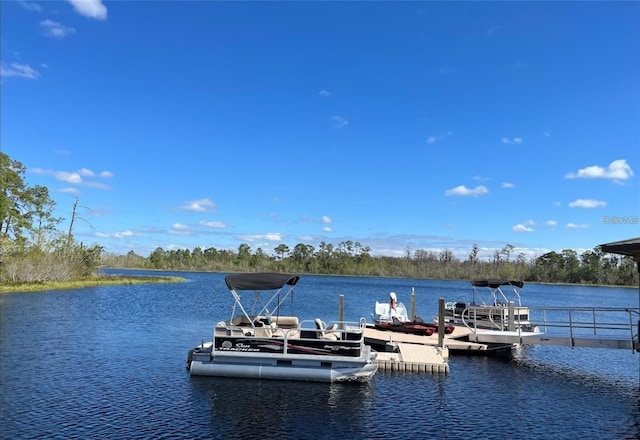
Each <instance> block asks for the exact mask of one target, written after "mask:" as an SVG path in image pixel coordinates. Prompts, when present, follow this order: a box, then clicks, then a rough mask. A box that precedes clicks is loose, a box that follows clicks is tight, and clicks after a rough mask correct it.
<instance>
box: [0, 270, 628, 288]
mask: <svg viewBox="0 0 640 440" xmlns="http://www.w3.org/2000/svg"><path fill="white" fill-rule="evenodd" d="M109 269H118V268H109ZM119 269H123V270H132V269H127V268H119ZM133 270H136V269H133ZM151 271H153V270H151ZM307 275H310V274H307ZM313 275H318V276H355V277H358V276H363V275H339V274H335V275H331V274H313ZM365 276H366V275H365ZM374 278H376V277H374ZM377 278H387V277H384V276H381V277H377ZM425 279H438V278H425ZM451 281H453V280H451ZM456 281H467V280H462V279H461V280H456ZM183 282H186V279H185V278H182V277H177V276H164V275H109V274H98V275H95V276H90V277H84V278H83V279H78V280H75V281H43V282H31V283H27V282H23V283H15V284H4V285H0V294H3V293H36V292H44V291H48V290H71V289H83V288H86V287H97V286H118V285H119V286H122V285H134V284H163V283H183ZM529 283H531V282H530V281H529ZM533 283H534V284H547V285H555V286H575V285H584V286H592V287H622V288H629V289H635V288H636V286H629V285H626V286H621V285H612V284H580V283H579V284H576V283H563V282H559V283H550V282H541V281H538V282H533Z"/></svg>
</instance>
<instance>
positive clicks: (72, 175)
mask: <svg viewBox="0 0 640 440" xmlns="http://www.w3.org/2000/svg"><path fill="white" fill-rule="evenodd" d="M29 171H30V172H32V173H35V174H39V175H42V176H53V178H54V179H56V180H59V181H60V182H66V183H70V184H73V185H84V186H88V187H91V188H97V189H109V188H110V186H109V185H105V184H104V183H101V182H95V181H87V180H85V179H83V177H96V174H95V173H94V172H93V171H91V170H90V169H88V168H80V169H79V170H78V171H54V170H45V169H42V168H32V169H30V170H29ZM99 177H103V178H110V177H113V173H112V172H111V171H102V172H101V173H100V174H99ZM65 192H75V191H71V190H70V189H67V190H65Z"/></svg>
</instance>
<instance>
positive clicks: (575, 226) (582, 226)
mask: <svg viewBox="0 0 640 440" xmlns="http://www.w3.org/2000/svg"><path fill="white" fill-rule="evenodd" d="M590 227H591V226H589V225H587V224H578V223H567V229H588V228H590Z"/></svg>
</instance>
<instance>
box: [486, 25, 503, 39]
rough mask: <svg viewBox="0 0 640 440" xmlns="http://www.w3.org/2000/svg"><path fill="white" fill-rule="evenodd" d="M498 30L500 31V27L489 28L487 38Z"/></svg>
mask: <svg viewBox="0 0 640 440" xmlns="http://www.w3.org/2000/svg"><path fill="white" fill-rule="evenodd" d="M498 29H500V26H491V27H490V28H489V29H487V37H491V36H493V35H495V33H496V32H497V31H498Z"/></svg>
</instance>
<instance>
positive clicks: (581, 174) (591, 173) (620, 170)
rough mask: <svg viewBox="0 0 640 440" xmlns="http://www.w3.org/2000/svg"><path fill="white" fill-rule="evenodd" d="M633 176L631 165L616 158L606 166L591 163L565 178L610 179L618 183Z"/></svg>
mask: <svg viewBox="0 0 640 440" xmlns="http://www.w3.org/2000/svg"><path fill="white" fill-rule="evenodd" d="M631 177H633V170H632V169H631V166H629V164H628V163H627V161H626V160H624V159H618V160H614V161H613V162H611V163H610V164H609V165H608V166H607V167H601V166H598V165H592V166H589V167H586V168H581V169H579V170H578V171H577V172H575V173H568V174H567V175H566V176H565V178H567V179H611V180H613V181H614V182H617V183H620V182H621V181H623V180H627V179H630V178H631Z"/></svg>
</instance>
